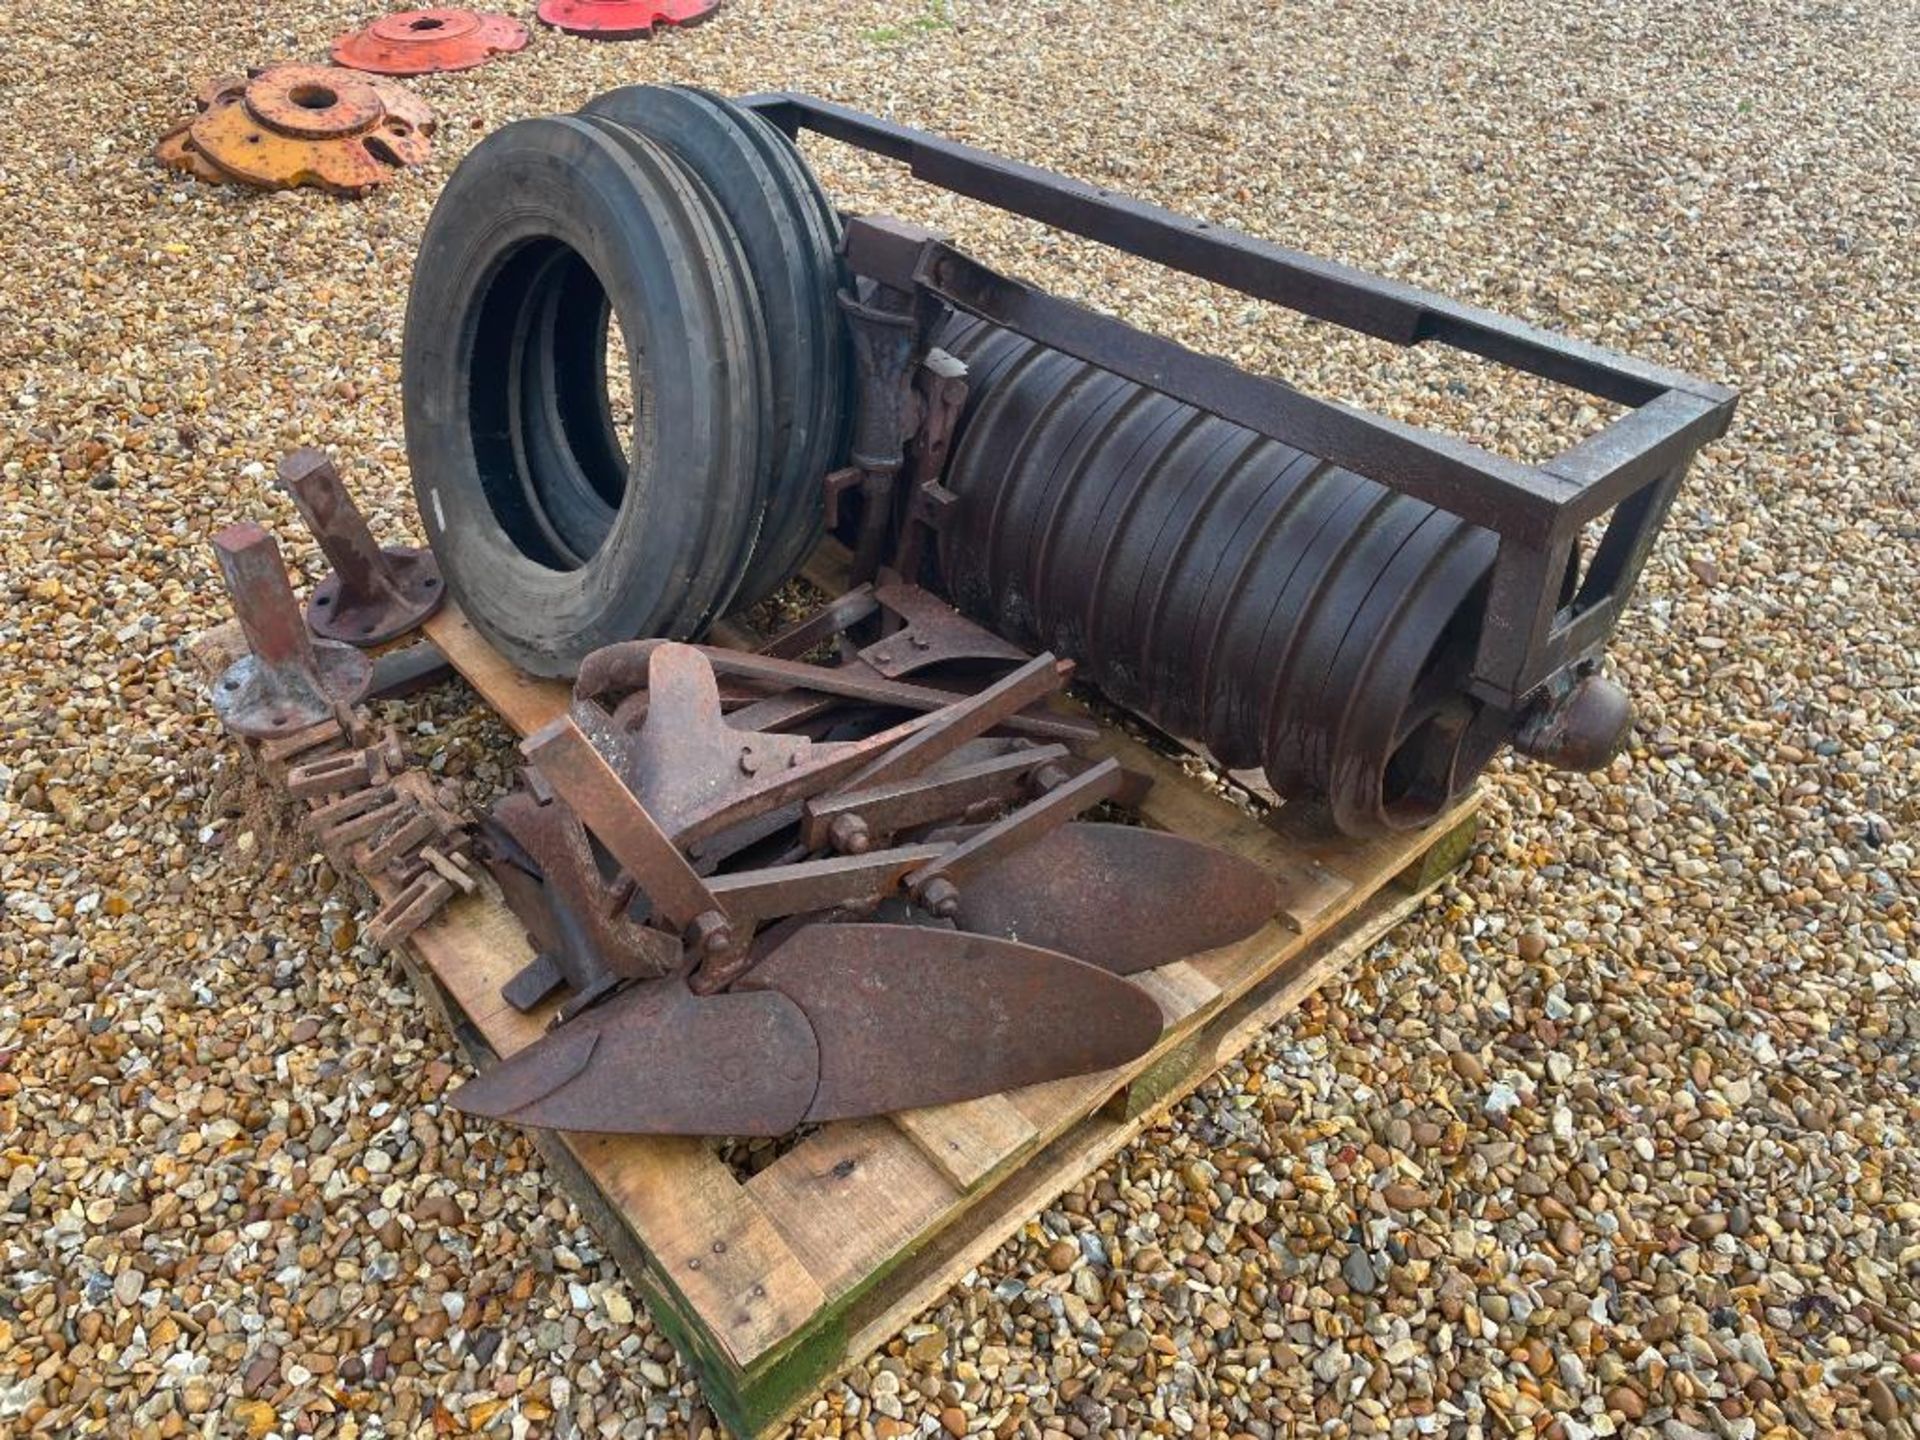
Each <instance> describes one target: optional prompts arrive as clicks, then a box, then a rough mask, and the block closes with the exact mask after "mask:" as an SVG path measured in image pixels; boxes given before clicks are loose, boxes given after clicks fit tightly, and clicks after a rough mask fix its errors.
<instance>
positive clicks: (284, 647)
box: [213, 521, 373, 740]
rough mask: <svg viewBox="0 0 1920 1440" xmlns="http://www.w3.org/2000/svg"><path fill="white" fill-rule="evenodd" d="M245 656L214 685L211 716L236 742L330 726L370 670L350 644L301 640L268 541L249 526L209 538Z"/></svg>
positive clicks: (288, 590)
mask: <svg viewBox="0 0 1920 1440" xmlns="http://www.w3.org/2000/svg"><path fill="white" fill-rule="evenodd" d="M213 549H214V554H215V555H216V556H217V557H218V558H219V561H220V575H221V578H222V579H223V580H224V581H225V583H226V587H227V596H228V598H229V599H230V600H231V601H232V602H233V611H234V614H235V615H236V616H237V617H238V618H239V621H240V628H241V631H242V632H243V633H244V634H245V635H246V639H247V652H248V653H247V654H246V655H244V656H242V657H241V658H240V659H238V660H236V661H235V662H234V663H233V664H232V665H230V666H229V667H228V668H227V670H226V672H225V673H224V674H222V675H221V676H220V678H219V679H218V680H216V681H215V682H214V685H213V709H214V713H215V714H217V715H218V716H219V717H220V722H221V723H222V724H223V725H225V726H226V727H227V729H229V730H231V731H233V733H234V734H236V735H245V736H247V737H249V738H252V739H257V740H271V739H276V738H280V737H284V736H288V735H291V734H294V733H295V732H298V731H301V730H305V729H307V728H309V727H311V726H316V725H320V724H323V723H326V722H327V721H329V720H330V719H331V718H332V716H333V713H334V708H335V706H336V705H340V704H352V703H353V702H354V701H355V700H358V699H359V698H360V697H361V695H363V694H364V693H366V689H367V685H368V682H369V681H370V680H371V678H372V675H373V666H372V662H370V661H369V660H368V659H367V657H366V656H364V655H362V654H361V653H360V652H359V651H358V650H355V649H354V648H353V647H352V646H350V645H339V644H335V643H334V642H332V641H330V640H314V639H313V638H312V637H311V636H309V635H308V634H307V627H306V623H305V622H304V621H303V620H302V619H301V616H300V607H299V605H298V603H296V602H295V600H294V598H293V586H292V584H291V583H290V582H289V581H288V579H287V570H286V566H285V565H284V564H282V563H281V560H280V547H279V545H278V544H276V543H275V541H274V538H273V537H272V536H271V535H269V534H268V533H267V532H266V531H265V530H263V529H261V528H260V526H258V525H256V524H254V523H253V522H252V521H242V522H241V523H239V524H237V525H229V526H228V527H227V528H226V529H224V530H222V531H221V532H220V533H219V534H218V535H216V536H214V537H213Z"/></svg>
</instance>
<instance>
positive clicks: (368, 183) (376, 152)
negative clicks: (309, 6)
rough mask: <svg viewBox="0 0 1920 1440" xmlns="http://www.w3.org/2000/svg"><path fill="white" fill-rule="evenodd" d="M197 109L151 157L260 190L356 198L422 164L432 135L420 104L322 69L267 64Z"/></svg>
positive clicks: (217, 90)
mask: <svg viewBox="0 0 1920 1440" xmlns="http://www.w3.org/2000/svg"><path fill="white" fill-rule="evenodd" d="M197 103H198V105H199V107H200V113H199V114H198V115H196V116H195V117H194V118H192V119H191V120H188V121H186V122H185V123H183V124H182V125H180V126H178V127H176V128H175V129H174V130H172V131H170V132H169V133H168V134H167V135H166V136H165V137H164V138H163V139H162V140H161V141H160V144H159V146H158V147H157V148H156V150H155V152H154V153H155V156H156V157H157V158H158V159H159V160H160V161H161V163H163V164H165V165H169V166H171V167H172V168H174V169H177V170H185V171H187V172H188V173H190V174H192V175H195V176H198V177H199V178H200V179H202V180H213V181H233V182H236V183H239V184H244V185H254V186H258V187H260V188H262V189H266V190H285V189H289V188H291V187H293V186H296V185H311V186H314V187H315V188H317V189H321V190H326V191H329V192H330V193H333V194H336V195H363V194H365V193H366V192H367V191H369V190H371V189H373V188H375V187H376V186H379V185H381V184H384V183H385V182H386V181H388V180H390V179H392V178H393V177H394V176H395V175H396V174H398V173H399V172H400V171H401V170H403V169H405V168H406V167H407V166H409V165H418V164H419V163H420V162H421V161H423V160H425V159H426V158H427V154H428V150H429V147H430V139H431V136H432V134H433V130H434V117H433V111H432V110H431V109H430V108H429V107H428V106H427V105H426V103H425V102H424V101H422V100H420V99H419V98H417V97H416V96H414V95H411V94H409V93H408V92H407V91H406V90H404V89H402V88H401V87H400V86H398V85H396V84H394V83H393V82H391V81H388V80H380V79H375V78H374V77H372V76H369V75H361V74H357V73H355V72H353V71H350V70H342V69H339V68H337V67H335V66H331V65H276V66H273V67H272V68H270V69H266V70H261V71H258V72H256V73H255V74H254V75H252V76H251V77H249V78H247V79H244V80H222V81H217V82H215V83H213V84H211V85H209V86H207V87H206V88H205V89H203V90H202V91H201V93H200V95H199V97H198V99H197Z"/></svg>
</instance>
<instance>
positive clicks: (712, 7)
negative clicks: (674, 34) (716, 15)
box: [538, 0, 720, 40]
mask: <svg viewBox="0 0 1920 1440" xmlns="http://www.w3.org/2000/svg"><path fill="white" fill-rule="evenodd" d="M719 8H720V0H540V9H539V11H538V14H539V16H540V18H541V20H543V21H544V22H545V23H547V24H548V25H551V26H553V28H554V29H556V30H564V31H566V32H567V34H569V35H583V36H585V37H586V38H587V39H589V40H633V39H637V38H638V37H640V36H643V35H647V34H650V33H651V32H652V30H653V27H654V26H656V25H692V24H694V23H695V22H697V21H700V20H704V19H706V18H707V16H709V15H711V14H712V13H713V12H714V11H716V10H718V9H719Z"/></svg>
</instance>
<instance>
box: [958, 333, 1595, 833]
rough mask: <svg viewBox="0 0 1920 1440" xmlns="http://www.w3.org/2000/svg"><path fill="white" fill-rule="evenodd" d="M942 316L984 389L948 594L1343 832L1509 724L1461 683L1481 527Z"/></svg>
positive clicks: (1441, 782)
mask: <svg viewBox="0 0 1920 1440" xmlns="http://www.w3.org/2000/svg"><path fill="white" fill-rule="evenodd" d="M943 340H944V344H945V345H946V347H947V348H948V349H950V350H951V351H952V353H953V354H954V355H956V356H957V357H959V358H960V359H962V360H963V361H965V362H966V364H967V365H968V367H969V376H968V378H969V381H970V383H971V385H972V387H973V389H972V393H973V395H974V396H975V397H976V398H975V400H974V401H973V403H971V404H970V405H969V407H968V409H967V411H966V414H965V416H964V418H963V420H962V422H961V426H960V430H959V434H958V438H957V440H956V441H955V443H954V449H953V459H952V461H951V464H950V466H949V469H948V473H947V477H946V484H947V486H948V488H949V489H951V490H952V491H953V492H954V493H955V494H957V495H958V496H959V503H958V504H957V505H956V506H955V507H954V515H953V518H952V520H951V521H950V522H949V524H948V525H947V526H946V528H945V529H944V530H943V531H942V538H941V543H940V547H939V572H940V578H941V582H942V583H943V584H944V586H945V587H946V588H947V590H948V593H949V597H950V598H951V599H953V601H954V602H955V603H956V604H958V605H959V606H960V608H961V609H963V610H966V611H968V612H969V613H971V614H973V615H975V616H976V617H978V618H980V619H983V620H985V621H987V622H988V623H989V624H991V625H992V626H994V628H996V629H998V630H1000V631H1001V632H1002V633H1003V634H1005V635H1007V636H1008V638H1010V639H1012V640H1014V641H1015V642H1016V643H1019V644H1022V645H1027V646H1029V647H1038V648H1045V649H1050V650H1053V651H1055V652H1056V653H1058V654H1062V655H1070V656H1072V657H1073V658H1074V659H1075V660H1077V661H1079V662H1080V666H1081V669H1080V673H1081V675H1082V677H1083V678H1085V679H1088V680H1091V681H1092V682H1093V683H1094V684H1095V685H1097V686H1098V687H1099V688H1100V689H1101V690H1102V691H1103V692H1105V693H1106V694H1107V695H1108V697H1109V698H1111V699H1112V700H1114V701H1116V702H1118V703H1119V704H1122V705H1125V706H1127V707H1128V708H1130V709H1133V710H1137V711H1138V712H1140V713H1141V714H1143V715H1145V716H1147V717H1149V718H1150V719H1152V720H1153V721H1154V722H1155V723H1156V724H1158V725H1159V726H1161V727H1162V728H1164V729H1166V730H1169V731H1171V732H1173V733H1175V734H1177V735H1180V736H1183V737H1187V738H1192V739H1197V740H1199V741H1200V742H1202V743H1203V744H1205V745H1206V747H1207V748H1208V750H1210V751H1211V752H1212V753H1213V755H1214V757H1215V758H1216V759H1217V760H1218V761H1219V762H1220V763H1221V764H1222V765H1224V766H1226V767H1227V768H1229V769H1234V770H1239V769H1245V768H1251V767H1257V768H1259V769H1261V770H1264V771H1265V772H1266V775H1267V778H1268V781H1269V782H1270V783H1271V784H1272V786H1273V788H1274V789H1275V790H1276V791H1277V792H1279V793H1280V794H1282V795H1313V796H1317V797H1324V798H1325V799H1326V800H1327V801H1328V803H1329V805H1330V808H1331V809H1332V811H1333V816H1334V819H1335V822H1336V823H1337V824H1338V825H1339V826H1340V828H1341V829H1343V830H1345V831H1348V832H1349V833H1368V832H1373V831H1378V830H1385V829H1393V828H1403V827H1406V826H1412V825H1421V824H1425V823H1426V822H1427V821H1429V820H1431V819H1433V817H1434V816H1435V815H1436V814H1438V813H1439V812H1440V811H1441V810H1442V809H1443V808H1445V807H1446V806H1447V805H1448V804H1449V803H1450V802H1452V801H1453V800H1455V799H1457V798H1458V797H1459V795H1460V794H1461V792H1462V791H1463V790H1464V789H1465V788H1466V787H1468V786H1470V785H1471V784H1472V782H1473V780H1474V778H1475V777H1476V776H1477V775H1478V774H1479V773H1480V770H1481V769H1482V767H1483V766H1484V765H1485V764H1486V763H1487V761H1488V760H1489V759H1490V758H1492V755H1493V753H1494V751H1495V750H1496V749H1497V748H1498V747H1499V745H1500V743H1501V741H1502V739H1503V731H1504V728H1505V727H1499V728H1495V727H1493V726H1489V725H1487V724H1485V723H1480V724H1476V723H1475V721H1476V720H1477V719H1479V716H1478V707H1477V706H1476V705H1475V704H1474V702H1473V701H1472V700H1470V699H1469V698H1468V697H1467V695H1466V693H1465V687H1466V680H1467V674H1468V669H1469V667H1470V665H1471V662H1472V659H1473V654H1474V646H1475V642H1476V641H1477V639H1478V634H1479V616H1480V612H1481V610H1482V609H1483V608H1484V604H1485V600H1486V586H1487V577H1488V574H1489V572H1490V571H1491V569H1492V566H1493V557H1494V551H1495V548H1496V539H1495V537H1494V536H1493V535H1492V534H1491V533H1490V532H1488V531H1486V530H1482V529H1480V528H1478V527H1477V526H1473V525H1469V524H1467V523H1466V522H1465V521H1463V520H1460V519H1458V518H1456V517H1454V516H1452V515H1449V514H1447V513H1446V512H1445V511H1443V510H1437V509H1435V508H1434V507H1433V506H1431V505H1427V504H1423V503H1422V502H1420V501H1417V500H1413V499H1410V498H1408V497H1407V496H1405V495H1401V494H1398V493H1396V492H1395V491H1393V490H1389V489H1387V488H1386V487H1385V486H1383V485H1380V484H1377V483H1375V482H1374V481H1372V480H1368V479H1366V478H1365V477H1363V476H1360V475H1356V474H1354V473H1352V472H1351V471H1348V470H1342V469H1339V468H1338V467H1335V466H1332V465H1329V464H1328V463H1327V462H1325V461H1323V460H1320V459H1318V458H1317V457H1315V456H1312V455H1308V454H1305V453H1303V452H1302V451H1300V450H1297V449H1294V448H1292V447H1290V446H1287V445H1285V444H1283V443H1281V442H1279V441H1276V440H1271V439H1268V438H1266V437H1264V436H1261V435H1258V434H1255V433H1254V432H1252V431H1250V430H1247V429H1244V428H1242V427H1241V426H1238V425H1234V424H1232V423H1231V422H1229V421H1226V420H1222V419H1220V418H1219V417H1217V416H1213V415H1208V414H1205V413H1204V412H1202V411H1199V410H1196V409H1194V408H1193V407H1192V406H1189V405H1183V404H1181V403H1180V402H1178V401H1176V400H1172V399H1170V398H1169V397H1167V396H1166V395H1164V394H1161V393H1159V392H1157V391H1154V390H1151V389H1148V388H1147V387H1145V386H1142V385H1137V384H1134V383H1133V382H1131V381H1127V380H1124V379H1121V378H1120V377H1119V376H1117V375H1114V374H1111V373H1110V372H1108V371H1105V370H1101V369H1099V368H1098V367H1096V366H1092V365H1088V364H1086V363H1084V362H1081V361H1078V360H1075V359H1074V358H1073V357H1072V356H1069V355H1064V354H1062V353H1060V352H1059V351H1056V350H1051V349H1048V348H1047V347H1045V346H1041V345H1037V344H1035V343H1033V342H1032V341H1029V340H1025V339H1023V338H1021V337H1020V336H1017V335H1013V334H1011V333H1009V332H1007V331H1004V330H996V329H994V328H993V327H990V326H987V325H984V324H982V323H980V322H978V321H972V320H968V321H964V322H961V323H959V324H957V325H954V326H953V327H951V328H950V330H949V332H948V333H947V334H946V335H945V336H944V337H943ZM1589 703H1592V702H1591V701H1590V702H1589ZM1619 713H1620V715H1621V719H1622V720H1623V721H1624V718H1625V710H1624V706H1622V707H1620V712H1619Z"/></svg>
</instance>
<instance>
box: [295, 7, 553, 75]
mask: <svg viewBox="0 0 1920 1440" xmlns="http://www.w3.org/2000/svg"><path fill="white" fill-rule="evenodd" d="M526 43H527V27H526V26H524V25H522V24H521V23H520V22H519V21H518V20H515V19H514V18H513V17H512V16H510V15H500V14H496V13H494V12H492V11H484V10H459V9H432V10H401V11H399V12H397V13H395V14H392V15H382V16H381V17H380V18H379V19H378V20H375V21H374V22H373V23H372V24H370V25H366V26H363V27H362V28H361V29H358V30H352V31H349V32H348V33H346V34H345V35H342V36H340V37H339V38H338V39H337V40H335V41H334V42H333V62H334V64H336V65H344V66H346V67H347V68H348V69H349V70H366V71H370V72H372V73H373V74H376V75H427V74H431V73H433V72H435V71H440V70H471V69H472V68H473V67H474V66H476V65H484V64H486V62H487V61H489V60H491V59H493V58H494V57H495V56H497V55H510V54H512V53H513V52H514V51H516V50H521V49H524V48H525V47H526Z"/></svg>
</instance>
